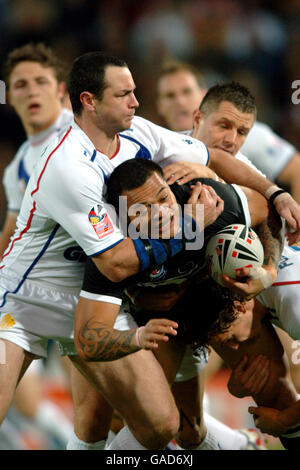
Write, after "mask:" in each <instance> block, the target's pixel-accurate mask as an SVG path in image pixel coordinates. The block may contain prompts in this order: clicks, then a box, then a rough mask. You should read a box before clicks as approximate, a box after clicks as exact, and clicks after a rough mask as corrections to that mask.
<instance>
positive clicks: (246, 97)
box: [199, 82, 256, 117]
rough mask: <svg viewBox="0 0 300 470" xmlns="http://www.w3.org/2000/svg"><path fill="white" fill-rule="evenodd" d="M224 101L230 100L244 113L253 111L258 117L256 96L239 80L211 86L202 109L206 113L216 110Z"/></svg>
mask: <svg viewBox="0 0 300 470" xmlns="http://www.w3.org/2000/svg"><path fill="white" fill-rule="evenodd" d="M223 101H229V102H230V103H232V104H233V105H234V106H235V107H236V108H237V109H239V110H240V111H242V112H243V113H249V114H250V113H251V114H254V117H256V105H255V100H254V97H253V96H252V95H251V93H250V91H249V90H248V88H246V87H244V86H243V85H240V84H239V83H237V82H230V83H224V84H217V85H215V86H213V87H211V88H210V89H209V90H208V91H207V93H206V95H205V96H204V98H203V100H202V102H201V104H200V108H199V109H200V110H201V111H203V113H204V114H206V113H210V112H211V111H215V110H216V109H217V108H218V107H219V105H220V104H221V103H222V102H223Z"/></svg>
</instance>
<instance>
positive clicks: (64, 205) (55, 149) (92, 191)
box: [0, 52, 300, 449]
mask: <svg viewBox="0 0 300 470" xmlns="http://www.w3.org/2000/svg"><path fill="white" fill-rule="evenodd" d="M134 89H135V85H134V81H133V79H132V76H131V73H130V71H129V69H128V67H127V65H126V64H125V63H124V62H123V61H121V60H119V59H115V58H111V57H107V56H105V55H103V54H101V53H98V52H95V53H88V54H84V55H83V56H81V57H80V58H78V59H77V60H76V61H75V62H74V64H73V67H72V69H71V72H70V74H69V78H68V91H69V95H70V100H71V103H72V108H73V112H74V115H75V121H72V124H71V126H70V127H69V128H68V129H67V130H63V131H62V132H61V133H59V135H58V137H57V138H54V139H53V140H52V141H51V143H50V144H49V145H48V147H47V149H46V151H45V152H44V154H43V155H42V157H41V158H40V159H39V161H38V162H37V164H36V165H35V167H34V169H33V172H32V174H31V177H30V180H29V183H28V185H27V188H26V191H25V195H24V199H23V203H22V208H21V211H20V214H19V217H18V220H17V230H16V232H15V234H14V237H13V238H12V240H11V242H10V245H9V247H8V249H7V250H6V252H5V254H4V256H3V259H2V265H1V266H0V269H1V274H0V287H1V319H3V318H4V317H5V315H7V314H10V315H11V317H12V318H11V321H10V322H9V328H5V329H3V328H2V329H1V330H0V337H1V340H2V341H3V343H4V344H5V348H6V358H7V359H6V360H7V363H6V366H5V367H3V368H1V370H0V382H1V392H0V393H1V400H0V403H1V420H2V419H3V417H4V416H5V414H6V410H7V409H8V407H9V404H10V402H11V399H12V397H13V394H14V390H15V387H16V385H17V383H18V381H19V380H20V378H21V377H22V375H23V373H24V372H25V370H26V369H27V367H28V365H29V364H30V363H31V361H32V360H33V359H34V358H35V357H45V356H46V355H47V352H46V350H47V343H48V340H49V339H50V338H51V339H55V340H56V341H57V342H58V343H59V345H60V347H61V352H62V354H63V355H68V356H69V357H70V358H71V359H72V361H73V363H76V364H75V365H76V367H78V369H80V371H81V372H82V371H83V372H84V374H85V376H88V377H89V379H90V380H94V382H95V381H96V378H97V377H99V376H101V382H102V385H103V386H104V385H105V383H104V382H105V381H107V383H110V382H111V381H112V375H114V374H116V375H117V374H119V367H120V365H119V364H118V361H115V362H114V364H113V365H111V364H110V365H109V367H107V366H106V364H105V363H101V364H99V363H98V364H90V363H85V362H84V361H83V360H82V359H80V358H79V357H78V355H77V353H76V349H75V346H74V342H73V313H74V311H75V306H76V303H77V300H78V295H79V292H80V288H81V282H82V274H83V266H82V263H81V261H82V260H83V255H82V251H81V250H80V248H79V247H81V248H82V250H83V251H84V253H85V254H86V255H87V256H91V257H92V258H93V260H94V262H95V263H96V265H97V267H98V268H99V270H100V271H101V272H102V273H103V274H105V275H106V276H107V277H108V278H109V279H111V280H113V281H121V280H122V279H124V278H126V277H128V276H130V275H133V274H136V273H137V272H139V270H140V269H141V267H147V266H149V267H150V266H151V264H152V263H151V262H150V258H149V256H148V257H147V253H148V251H147V249H146V246H144V247H143V246H141V244H140V241H139V242H137V241H136V240H131V239H129V238H126V239H124V237H123V235H122V233H121V231H120V230H119V229H118V227H117V226H115V225H114V224H113V221H112V220H111V217H110V215H109V213H108V212H107V210H106V208H105V207H104V201H103V195H102V189H103V188H104V185H105V180H106V178H107V177H108V176H109V174H110V173H111V172H112V170H113V168H114V167H115V166H117V165H118V164H120V163H121V162H122V161H124V160H127V159H130V158H135V157H141V158H147V159H155V160H156V161H165V163H170V162H172V160H173V159H175V160H176V159H177V160H178V159H179V158H180V159H182V158H186V159H194V161H198V162H199V164H204V165H206V164H207V163H208V164H209V166H211V167H212V168H213V169H214V170H215V171H216V172H217V173H219V174H220V176H221V177H222V178H224V179H225V180H226V179H227V178H228V179H230V175H234V176H233V177H231V180H232V179H233V180H235V179H236V182H237V183H239V184H245V185H247V186H249V187H253V189H256V190H257V191H258V192H261V193H262V194H263V195H264V194H265V193H266V191H267V190H268V189H269V188H271V186H272V184H271V182H269V181H268V180H266V179H265V178H263V177H262V176H260V175H258V174H257V172H255V171H254V170H252V169H251V168H249V167H248V166H247V165H246V164H243V163H242V162H239V161H237V160H236V159H234V158H232V157H231V156H230V155H228V154H226V153H225V152H222V151H221V150H214V149H212V150H210V151H209V153H208V151H207V148H206V146H205V145H204V144H203V143H201V142H200V141H198V140H196V139H193V138H190V137H189V138H188V139H186V138H185V136H181V135H179V134H176V133H173V132H171V131H168V130H166V129H163V128H160V127H159V126H155V125H154V124H152V123H150V122H149V121H146V120H144V119H142V118H134V114H135V110H136V108H137V107H138V102H137V100H136V98H135V95H134ZM208 157H209V158H208ZM208 159H209V162H208ZM197 168H198V169H200V168H201V170H202V168H203V165H201V166H200V165H199V167H197ZM281 198H282V195H279V196H277V197H276V199H277V201H276V199H275V205H276V207H277V206H278V210H279V211H280V213H281V214H282V212H283V213H285V212H287V221H288V222H289V223H290V224H291V225H292V224H293V223H294V224H295V228H297V229H298V228H299V227H300V220H299V219H300V217H299V207H298V206H297V205H296V203H295V201H294V200H293V199H292V198H290V199H285V201H284V204H283V206H284V207H282V204H279V202H280V199H281ZM278 200H279V201H278ZM212 202H214V207H213V204H212V205H211V206H210V209H211V210H213V211H215V210H216V199H214V197H213V198H212ZM279 206H281V207H279ZM282 215H283V214H282ZM137 245H138V246H137ZM158 247H160V248H158ZM182 248H183V242H182V240H179V241H178V240H176V243H173V242H171V240H170V244H169V248H168V249H166V247H165V243H164V244H163V245H161V242H160V241H159V240H158V241H157V244H155V246H154V245H153V246H152V255H153V257H154V264H155V265H157V264H162V263H163V262H164V261H165V260H166V259H167V258H168V256H169V253H170V252H171V255H175V254H176V252H177V251H178V250H180V249H182ZM149 353H150V352H148V351H143V350H141V351H139V355H136V356H135V357H134V358H133V359H132V355H129V356H126V357H125V358H122V361H125V362H126V369H127V371H128V376H127V380H129V377H130V371H131V372H132V374H133V376H134V375H136V374H139V373H141V371H143V370H145V368H147V369H148V370H149V371H151V373H150V376H151V379H150V376H149V378H148V382H147V380H145V376H144V374H143V387H142V390H139V392H140V393H142V392H143V394H144V396H143V400H144V401H145V402H146V403H148V405H149V407H148V408H147V410H144V409H143V413H142V416H143V423H141V420H140V414H139V413H137V414H136V415H135V416H132V417H131V420H132V422H131V423H130V427H131V429H134V435H133V434H132V432H131V431H129V430H127V437H128V439H129V440H131V442H132V443H133V444H132V445H133V446H135V445H136V446H137V448H140V447H141V446H142V447H146V448H150V449H151V448H163V447H164V445H165V444H166V443H168V442H169V440H170V438H171V437H172V436H173V435H174V433H175V432H176V430H177V428H178V411H177V408H176V406H175V403H174V400H173V397H172V395H171V392H170V390H169V387H168V384H167V381H166V379H165V377H164V375H163V373H162V371H160V369H159V368H158V367H157V364H156V362H155V361H154V358H152V356H151V354H149ZM76 379H78V381H84V380H86V379H84V377H83V376H82V375H80V374H79V373H78V374H77V377H76ZM153 384H156V386H157V390H159V393H154V386H153ZM81 390H83V389H82V388H80V384H79V382H76V383H75V385H74V387H73V393H74V404H75V408H76V409H77V410H79V408H80V403H81V400H82V395H81V394H80V393H81ZM150 390H151V393H150ZM76 394H77V398H76V396H75V395H76ZM104 396H105V392H104ZM106 398H107V397H106ZM112 398H113V397H112V396H109V399H112ZM162 403H163V404H164V406H162ZM79 411H80V410H79ZM93 418H94V423H96V419H95V415H94V416H93ZM80 419H81V420H82V421H81V423H77V424H76V417H75V434H76V430H77V433H78V434H79V436H78V437H79V438H80V436H81V437H82V439H81V441H83V442H88V443H89V442H90V443H95V444H96V445H95V446H94V448H98V447H100V448H101V447H102V448H103V442H102V441H103V439H104V437H105V436H103V438H102V439H101V443H100V444H99V446H98V444H97V443H96V442H95V439H94V438H93V437H91V435H93V434H94V432H95V429H92V430H91V429H90V430H89V432H90V433H91V434H89V433H88V432H87V433H86V434H84V432H85V431H84V429H85V428H84V420H87V421H89V419H90V417H89V416H87V415H86V416H82V415H81V418H80ZM101 419H102V420H103V422H105V420H106V417H105V416H104V415H102V416H101ZM80 433H81V434H80Z"/></svg>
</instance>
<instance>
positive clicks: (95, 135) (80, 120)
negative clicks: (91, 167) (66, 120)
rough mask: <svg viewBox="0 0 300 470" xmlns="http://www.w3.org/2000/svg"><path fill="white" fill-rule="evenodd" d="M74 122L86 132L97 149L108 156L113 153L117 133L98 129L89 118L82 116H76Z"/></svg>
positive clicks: (117, 142)
mask: <svg viewBox="0 0 300 470" xmlns="http://www.w3.org/2000/svg"><path fill="white" fill-rule="evenodd" d="M75 122H76V124H78V126H79V127H81V129H82V130H83V131H84V132H85V133H86V135H87V136H88V138H89V139H90V140H91V141H92V142H93V144H94V146H95V148H96V149H97V150H99V151H100V152H101V153H104V154H105V155H106V156H107V157H108V158H111V157H113V156H114V155H115V153H116V151H117V148H118V145H119V140H118V136H117V133H108V132H106V131H104V130H102V129H99V127H97V126H96V125H95V124H94V123H93V122H92V121H91V120H88V119H85V117H84V116H76V118H75Z"/></svg>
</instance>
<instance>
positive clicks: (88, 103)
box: [80, 91, 95, 111]
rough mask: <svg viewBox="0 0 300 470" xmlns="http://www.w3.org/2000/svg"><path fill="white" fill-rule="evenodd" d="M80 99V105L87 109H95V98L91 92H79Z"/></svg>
mask: <svg viewBox="0 0 300 470" xmlns="http://www.w3.org/2000/svg"><path fill="white" fill-rule="evenodd" d="M80 101H81V104H82V107H83V108H84V109H86V110H87V111H94V110H95V98H94V95H93V93H90V92H89V91H83V92H82V93H80Z"/></svg>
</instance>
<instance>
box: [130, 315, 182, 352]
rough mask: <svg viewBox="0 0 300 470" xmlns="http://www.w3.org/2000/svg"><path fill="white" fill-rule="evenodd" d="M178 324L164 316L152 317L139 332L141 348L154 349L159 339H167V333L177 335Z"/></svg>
mask: <svg viewBox="0 0 300 470" xmlns="http://www.w3.org/2000/svg"><path fill="white" fill-rule="evenodd" d="M177 328H178V324H177V323H176V322H174V321H172V320H167V319H165V318H153V319H151V320H150V321H149V322H148V323H147V324H146V325H145V327H144V328H143V329H142V330H141V332H140V338H139V340H140V344H141V346H142V348H143V349H156V348H157V347H158V342H159V341H164V342H166V341H169V335H171V336H176V335H177Z"/></svg>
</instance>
